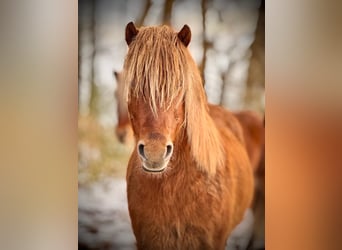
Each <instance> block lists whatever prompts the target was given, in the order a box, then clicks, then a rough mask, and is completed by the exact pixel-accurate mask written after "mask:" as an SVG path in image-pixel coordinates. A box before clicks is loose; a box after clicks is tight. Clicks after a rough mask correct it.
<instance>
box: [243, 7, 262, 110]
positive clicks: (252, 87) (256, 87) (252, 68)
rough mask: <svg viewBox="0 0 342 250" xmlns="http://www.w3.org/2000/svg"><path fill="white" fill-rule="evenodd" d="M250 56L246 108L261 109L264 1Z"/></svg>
mask: <svg viewBox="0 0 342 250" xmlns="http://www.w3.org/2000/svg"><path fill="white" fill-rule="evenodd" d="M251 50H252V57H251V60H250V65H249V70H248V80H247V89H246V96H245V104H246V107H247V108H250V109H257V110H258V111H262V108H263V107H261V102H260V98H261V94H262V91H263V90H264V88H265V1H264V0H263V1H262V2H261V5H260V8H259V18H258V22H257V27H256V30H255V40H254V42H253V44H252V46H251Z"/></svg>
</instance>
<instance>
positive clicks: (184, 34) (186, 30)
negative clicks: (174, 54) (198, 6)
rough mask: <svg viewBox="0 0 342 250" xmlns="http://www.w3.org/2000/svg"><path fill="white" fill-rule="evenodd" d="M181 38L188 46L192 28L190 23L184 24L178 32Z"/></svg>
mask: <svg viewBox="0 0 342 250" xmlns="http://www.w3.org/2000/svg"><path fill="white" fill-rule="evenodd" d="M177 36H178V38H179V40H181V41H182V43H183V44H184V45H185V47H187V46H188V45H189V43H190V40H191V30H190V27H189V26H188V25H186V24H185V25H184V26H183V28H182V29H181V30H180V31H179V32H178V34H177Z"/></svg>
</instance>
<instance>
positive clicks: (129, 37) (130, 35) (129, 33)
mask: <svg viewBox="0 0 342 250" xmlns="http://www.w3.org/2000/svg"><path fill="white" fill-rule="evenodd" d="M137 34H138V30H137V28H136V27H135V26H134V23H133V22H130V23H128V24H127V25H126V37H125V38H126V43H127V45H130V44H131V42H132V41H133V39H134V38H135V37H136V35H137Z"/></svg>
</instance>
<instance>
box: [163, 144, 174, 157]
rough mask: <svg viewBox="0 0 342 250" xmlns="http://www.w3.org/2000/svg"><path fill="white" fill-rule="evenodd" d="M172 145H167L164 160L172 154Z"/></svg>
mask: <svg viewBox="0 0 342 250" xmlns="http://www.w3.org/2000/svg"><path fill="white" fill-rule="evenodd" d="M172 148H173V147H172V145H170V144H169V145H167V146H166V155H165V158H166V157H168V156H169V155H170V154H171V153H172Z"/></svg>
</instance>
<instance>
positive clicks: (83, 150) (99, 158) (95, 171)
mask: <svg viewBox="0 0 342 250" xmlns="http://www.w3.org/2000/svg"><path fill="white" fill-rule="evenodd" d="M78 152H79V153H78V154H79V164H78V165H79V167H78V181H79V183H89V182H94V181H97V180H99V179H101V178H104V177H125V175H126V167H127V163H128V160H129V156H130V153H131V147H129V146H124V145H122V144H120V142H118V140H117V139H116V136H115V134H114V129H106V128H103V127H102V126H101V125H100V124H99V123H98V122H97V121H96V120H95V119H94V118H93V117H79V120H78Z"/></svg>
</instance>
